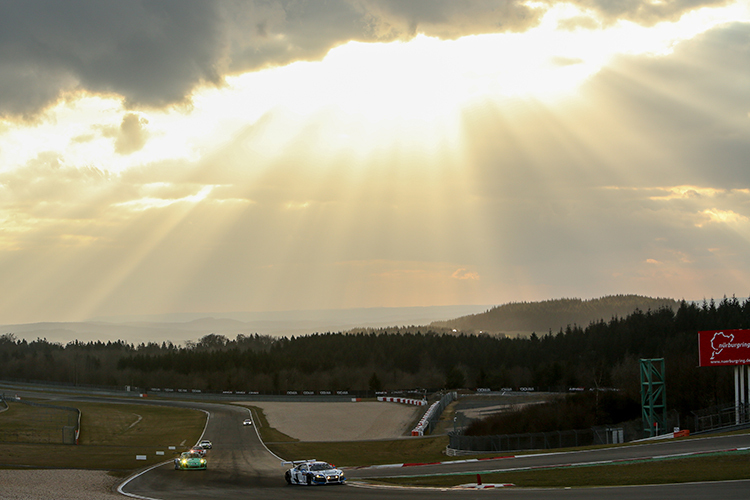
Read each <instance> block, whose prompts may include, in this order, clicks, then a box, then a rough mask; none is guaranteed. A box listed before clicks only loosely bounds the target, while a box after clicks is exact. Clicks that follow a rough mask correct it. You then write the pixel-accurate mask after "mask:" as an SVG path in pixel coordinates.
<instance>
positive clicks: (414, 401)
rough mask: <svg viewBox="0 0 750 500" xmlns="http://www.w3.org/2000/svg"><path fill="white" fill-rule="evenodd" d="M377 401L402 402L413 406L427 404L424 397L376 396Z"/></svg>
mask: <svg viewBox="0 0 750 500" xmlns="http://www.w3.org/2000/svg"><path fill="white" fill-rule="evenodd" d="M378 401H384V402H386V403H402V404H406V405H415V406H426V405H427V401H426V400H424V399H410V398H396V397H393V396H378Z"/></svg>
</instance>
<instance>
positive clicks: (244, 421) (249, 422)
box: [242, 418, 253, 425]
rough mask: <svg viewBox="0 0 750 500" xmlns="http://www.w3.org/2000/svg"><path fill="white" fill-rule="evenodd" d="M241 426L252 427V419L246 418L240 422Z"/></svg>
mask: <svg viewBox="0 0 750 500" xmlns="http://www.w3.org/2000/svg"><path fill="white" fill-rule="evenodd" d="M242 425H253V421H252V419H249V418H246V419H245V420H243V421H242Z"/></svg>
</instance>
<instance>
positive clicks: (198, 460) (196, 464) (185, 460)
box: [174, 451, 207, 470]
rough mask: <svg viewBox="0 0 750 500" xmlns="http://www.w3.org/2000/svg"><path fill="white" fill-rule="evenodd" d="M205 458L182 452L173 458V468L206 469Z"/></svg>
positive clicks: (196, 454)
mask: <svg viewBox="0 0 750 500" xmlns="http://www.w3.org/2000/svg"><path fill="white" fill-rule="evenodd" d="M206 464H207V460H206V458H205V457H204V456H203V455H200V454H198V453H191V452H189V451H185V452H182V453H181V454H180V456H179V457H177V458H175V459H174V468H175V470H206V468H207V466H206Z"/></svg>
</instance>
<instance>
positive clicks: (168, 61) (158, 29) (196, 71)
mask: <svg viewBox="0 0 750 500" xmlns="http://www.w3.org/2000/svg"><path fill="white" fill-rule="evenodd" d="M556 1H557V0H549V1H548V2H546V4H547V5H551V4H553V3H555V2H556ZM574 1H577V3H578V4H579V5H580V6H582V7H584V8H587V9H590V10H591V11H592V12H597V13H599V15H600V16H603V17H604V18H605V20H609V21H612V20H616V19H619V18H624V19H630V20H633V21H636V22H642V23H645V24H649V23H654V22H656V21H658V20H661V19H674V18H676V17H678V16H679V15H681V14H682V13H684V12H687V11H688V10H690V9H694V8H697V7H699V6H702V5H714V4H718V3H724V2H720V1H719V0H714V1H712V0H675V1H670V0H666V1H664V2H660V3H658V4H655V3H652V2H650V1H646V0H625V1H623V0H618V1H610V0H574ZM541 5H544V4H541ZM543 13H544V8H541V7H536V8H532V7H529V6H528V5H526V2H524V1H521V0H412V1H401V0H331V1H327V2H322V1H320V2H319V1H301V0H276V1H246V2H245V1H231V0H224V1H198V0H192V1H191V0H158V1H156V0H154V1H145V0H140V1H139V0H132V1H121V0H96V1H94V0H69V1H65V2H60V1H57V0H24V1H19V2H16V1H4V0H0V116H22V115H25V116H33V115H34V114H35V113H37V112H39V111H40V110H41V109H43V108H44V107H45V106H47V105H49V104H51V103H53V102H55V101H56V100H57V99H58V98H59V97H60V96H61V95H62V94H63V93H65V92H70V91H76V90H85V91H89V92H94V93H114V94H117V95H121V96H123V97H124V98H125V99H126V106H128V107H130V108H135V107H144V106H146V107H148V106H152V107H163V106H167V105H172V104H176V103H181V102H186V101H189V96H190V93H191V91H192V90H193V89H195V88H196V87H197V86H199V85H201V84H205V83H209V84H217V85H220V84H221V82H222V79H223V77H224V76H225V75H227V74H230V73H239V72H244V71H252V70H257V69H260V68H264V67H268V66H277V65H283V64H287V63H290V62H292V61H297V60H319V59H321V58H322V57H323V56H325V54H326V53H327V52H328V51H329V50H330V49H331V48H333V47H336V46H338V45H341V44H344V43H346V42H348V41H351V40H355V41H361V42H374V41H391V40H408V39H411V38H412V37H414V36H416V35H417V34H419V33H424V34H426V35H429V36H436V37H440V38H450V39H452V38H458V37H460V36H464V35H470V34H482V33H500V32H519V31H524V30H527V29H529V28H530V27H532V26H534V25H536V24H537V23H538V21H539V19H540V17H541V15H542V14H543Z"/></svg>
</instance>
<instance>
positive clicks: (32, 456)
mask: <svg viewBox="0 0 750 500" xmlns="http://www.w3.org/2000/svg"><path fill="white" fill-rule="evenodd" d="M56 404H60V405H63V406H71V407H76V408H79V409H80V410H81V414H82V416H81V435H80V440H79V444H78V445H62V444H38V443H9V444H6V445H5V446H4V447H3V456H2V457H0V467H55V468H73V469H99V470H103V469H106V470H121V471H127V470H132V469H136V468H139V467H143V466H146V465H151V464H155V463H159V462H162V461H164V460H168V459H171V458H172V457H174V456H175V455H176V454H177V453H179V452H180V451H183V450H185V449H187V448H189V447H190V446H192V445H193V444H195V443H196V442H197V441H198V438H199V437H200V434H201V432H202V430H203V426H204V425H205V421H206V415H205V413H203V412H201V411H197V410H189V409H182V408H172V407H162V406H148V405H137V404H110V403H81V402H77V401H76V402H74V401H59V402H56ZM15 406H16V405H15V404H12V403H11V407H15ZM19 406H21V405H19ZM25 408H30V409H31V410H35V408H33V407H25ZM9 411H10V410H8V411H6V412H3V414H1V415H0V423H2V422H3V420H2V419H3V418H4V417H5V414H6V413H8V412H9ZM22 411H27V410H22ZM170 446H174V447H175V450H170V449H169V447H170ZM157 452H163V454H160V455H157ZM139 455H140V456H145V457H146V460H136V456H139Z"/></svg>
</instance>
